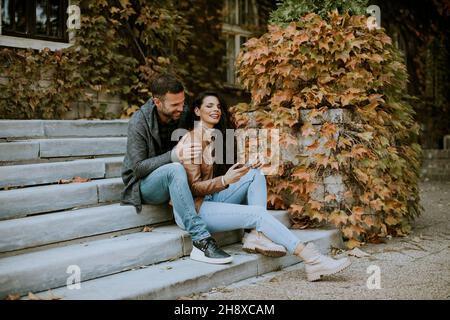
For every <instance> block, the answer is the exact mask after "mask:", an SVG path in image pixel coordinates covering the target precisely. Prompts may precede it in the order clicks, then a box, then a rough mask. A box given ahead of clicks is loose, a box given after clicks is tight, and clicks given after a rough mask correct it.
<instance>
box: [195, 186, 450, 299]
mask: <svg viewBox="0 0 450 320" xmlns="http://www.w3.org/2000/svg"><path fill="white" fill-rule="evenodd" d="M421 201H422V206H423V207H424V210H425V211H424V213H423V214H422V216H421V217H419V218H418V219H417V220H416V222H415V223H414V227H413V231H412V232H411V234H410V235H409V236H407V237H401V238H392V239H389V240H387V242H386V243H382V244H369V245H365V246H363V247H362V248H361V250H363V251H364V252H366V253H368V254H370V256H367V257H363V258H357V257H351V259H352V262H353V264H352V265H351V266H350V267H349V268H348V269H346V270H344V271H343V272H341V273H339V274H337V275H334V276H330V277H327V278H326V280H325V279H323V280H321V281H319V282H313V283H311V282H308V281H306V278H305V273H304V266H303V264H301V263H300V264H297V265H295V266H292V267H289V268H286V269H284V270H282V271H279V272H273V273H270V274H266V275H264V276H261V277H256V278H252V279H247V280H244V281H241V282H238V283H235V284H233V285H231V286H228V287H221V288H214V289H213V290H211V291H210V292H208V293H202V294H195V295H192V296H191V297H190V298H192V299H202V300H203V299H208V300H214V299H225V300H236V299H243V300H245V299H261V300H263V299H274V300H278V299H282V300H290V299H295V300H297V299H301V300H308V299H408V300H409V299H450V219H449V215H450V181H449V182H424V183H422V184H421ZM346 255H348V252H344V253H341V254H340V255H338V256H337V257H339V256H346ZM373 266H375V267H373ZM368 268H369V269H368ZM371 268H373V269H371ZM377 268H379V269H378V270H379V274H380V277H379V279H380V288H379V289H376V288H372V289H369V287H368V285H367V283H368V282H369V284H373V285H375V286H376V282H374V278H375V273H376V272H375V273H374V271H373V270H375V269H377ZM368 271H369V272H368ZM369 278H370V279H369Z"/></svg>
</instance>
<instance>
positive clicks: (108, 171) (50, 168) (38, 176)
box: [0, 157, 123, 189]
mask: <svg viewBox="0 0 450 320" xmlns="http://www.w3.org/2000/svg"><path fill="white" fill-rule="evenodd" d="M122 161H123V157H110V158H97V159H86V160H73V161H63V162H49V163H38V164H25V165H11V166H1V167H0V177H1V180H0V189H2V188H10V187H19V186H20V187H23V186H32V185H40V184H49V183H54V182H58V181H59V180H61V179H71V178H73V177H82V178H89V179H99V178H113V177H114V178H115V177H120V174H121V166H122Z"/></svg>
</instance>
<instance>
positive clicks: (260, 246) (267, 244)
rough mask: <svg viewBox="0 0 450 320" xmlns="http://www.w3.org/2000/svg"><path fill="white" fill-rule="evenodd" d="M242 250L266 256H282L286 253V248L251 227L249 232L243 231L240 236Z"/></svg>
mask: <svg viewBox="0 0 450 320" xmlns="http://www.w3.org/2000/svg"><path fill="white" fill-rule="evenodd" d="M242 243H243V246H242V250H244V251H246V252H250V253H256V252H257V253H261V254H263V255H265V256H268V257H282V256H285V255H286V248H285V247H283V246H280V245H279V244H276V243H274V242H273V241H272V240H270V239H269V238H267V237H266V236H265V235H264V234H263V233H262V232H258V231H256V229H253V230H252V231H251V232H250V233H245V234H244V237H243V238H242Z"/></svg>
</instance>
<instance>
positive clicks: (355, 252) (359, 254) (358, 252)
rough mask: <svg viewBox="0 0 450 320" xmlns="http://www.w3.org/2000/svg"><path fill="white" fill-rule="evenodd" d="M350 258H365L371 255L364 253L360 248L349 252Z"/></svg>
mask: <svg viewBox="0 0 450 320" xmlns="http://www.w3.org/2000/svg"><path fill="white" fill-rule="evenodd" d="M348 255H349V256H353V257H357V258H364V257H369V256H370V254H368V253H367V252H364V251H362V250H361V249H359V248H354V249H352V250H350V251H349V252H348Z"/></svg>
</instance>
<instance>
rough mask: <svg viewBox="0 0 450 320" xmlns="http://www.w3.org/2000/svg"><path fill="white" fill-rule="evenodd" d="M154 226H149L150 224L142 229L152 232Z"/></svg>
mask: <svg viewBox="0 0 450 320" xmlns="http://www.w3.org/2000/svg"><path fill="white" fill-rule="evenodd" d="M153 229H155V228H153V227H149V226H145V227H144V229H142V232H152V231H153Z"/></svg>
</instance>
